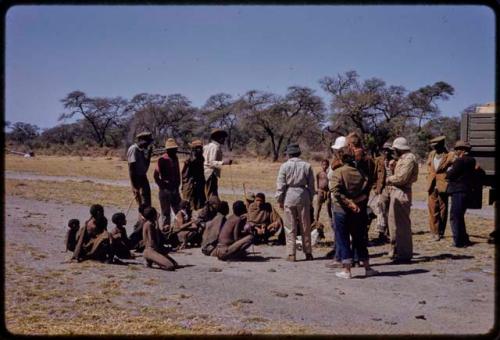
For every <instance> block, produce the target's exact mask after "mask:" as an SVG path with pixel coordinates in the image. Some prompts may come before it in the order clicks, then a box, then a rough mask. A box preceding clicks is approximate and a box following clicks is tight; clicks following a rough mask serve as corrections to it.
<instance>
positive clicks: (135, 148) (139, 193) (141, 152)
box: [127, 132, 153, 207]
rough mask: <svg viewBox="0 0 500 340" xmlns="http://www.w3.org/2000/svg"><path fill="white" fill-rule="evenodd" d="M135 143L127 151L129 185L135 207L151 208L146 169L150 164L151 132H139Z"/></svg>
mask: <svg viewBox="0 0 500 340" xmlns="http://www.w3.org/2000/svg"><path fill="white" fill-rule="evenodd" d="M136 139H137V143H135V144H132V145H131V146H130V147H129V148H128V151H127V162H128V170H129V175H130V184H131V185H132V192H133V193H134V197H135V200H136V201H137V205H138V206H141V205H143V204H144V205H146V206H148V207H149V206H151V188H150V186H149V180H148V176H147V173H148V169H149V164H150V163H151V154H152V152H153V149H152V148H150V146H151V144H152V143H153V137H152V135H151V132H141V133H139V134H138V135H137V136H136Z"/></svg>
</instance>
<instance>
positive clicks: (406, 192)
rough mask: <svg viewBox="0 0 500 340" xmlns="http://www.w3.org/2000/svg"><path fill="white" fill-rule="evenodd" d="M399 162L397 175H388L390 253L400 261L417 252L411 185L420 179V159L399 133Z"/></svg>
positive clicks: (396, 156) (396, 152)
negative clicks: (412, 220) (414, 242)
mask: <svg viewBox="0 0 500 340" xmlns="http://www.w3.org/2000/svg"><path fill="white" fill-rule="evenodd" d="M392 148H393V149H394V153H395V155H394V156H395V158H396V159H397V163H396V165H395V167H394V170H393V175H391V176H389V177H387V182H386V183H387V186H388V190H389V196H390V200H389V221H388V222H389V234H390V238H391V249H390V251H389V257H391V259H393V260H394V261H396V262H407V261H410V260H411V258H412V256H413V240H412V234H411V219H410V208H411V201H412V197H411V194H412V192H411V186H412V184H413V183H415V182H416V181H417V177H418V163H417V160H416V158H415V155H414V154H413V153H411V152H410V147H409V146H408V142H407V140H406V138H404V137H398V138H396V139H395V140H394V142H393V143H392Z"/></svg>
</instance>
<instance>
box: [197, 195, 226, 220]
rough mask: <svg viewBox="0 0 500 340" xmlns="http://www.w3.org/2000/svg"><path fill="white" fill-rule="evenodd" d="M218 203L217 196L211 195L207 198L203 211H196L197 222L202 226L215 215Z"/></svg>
mask: <svg viewBox="0 0 500 340" xmlns="http://www.w3.org/2000/svg"><path fill="white" fill-rule="evenodd" d="M220 202H221V201H220V200H219V197H218V196H215V195H212V196H210V197H209V198H208V201H207V204H205V206H204V207H203V209H201V210H199V211H198V220H199V221H200V224H201V225H202V226H204V224H205V223H206V222H208V221H210V220H211V219H212V218H214V217H215V215H217V211H218V209H219V204H220Z"/></svg>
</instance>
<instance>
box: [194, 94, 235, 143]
mask: <svg viewBox="0 0 500 340" xmlns="http://www.w3.org/2000/svg"><path fill="white" fill-rule="evenodd" d="M236 108H237V103H236V101H235V100H233V97H232V96H231V95H230V94H227V93H218V94H214V95H213V96H210V97H209V98H208V99H207V102H206V103H205V105H204V106H203V108H202V113H203V115H205V116H206V117H207V123H208V125H209V127H210V128H221V129H224V130H225V131H226V132H227V134H228V136H227V139H226V143H227V147H228V149H229V150H232V149H233V139H234V137H233V135H234V132H235V131H236V130H237V126H238V123H239V116H238V110H237V109H236Z"/></svg>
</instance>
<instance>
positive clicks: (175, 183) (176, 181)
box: [154, 138, 181, 226]
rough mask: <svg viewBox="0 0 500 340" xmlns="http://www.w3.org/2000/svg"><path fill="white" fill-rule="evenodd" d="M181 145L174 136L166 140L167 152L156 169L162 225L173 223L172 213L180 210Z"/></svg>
mask: <svg viewBox="0 0 500 340" xmlns="http://www.w3.org/2000/svg"><path fill="white" fill-rule="evenodd" d="M178 148H179V146H178V145H177V143H176V142H175V140H174V139H173V138H168V139H167V141H166V142H165V150H166V152H165V153H164V154H163V155H162V156H161V157H160V158H159V159H158V163H157V166H156V169H155V171H154V179H155V182H156V184H157V185H158V188H159V189H160V191H159V193H158V198H159V200H160V207H161V215H162V218H163V222H162V225H163V226H165V225H170V224H171V213H170V211H171V210H173V211H174V214H177V212H178V211H179V204H180V202H181V195H180V193H179V186H180V184H181V175H180V171H179V159H178V158H177V149H178Z"/></svg>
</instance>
